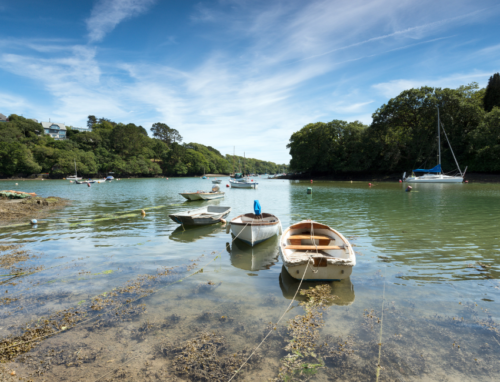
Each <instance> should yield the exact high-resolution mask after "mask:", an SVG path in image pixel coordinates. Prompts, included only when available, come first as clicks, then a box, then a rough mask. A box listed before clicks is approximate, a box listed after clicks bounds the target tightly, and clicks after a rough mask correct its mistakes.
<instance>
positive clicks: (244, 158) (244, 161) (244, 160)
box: [243, 151, 246, 176]
mask: <svg viewBox="0 0 500 382" xmlns="http://www.w3.org/2000/svg"><path fill="white" fill-rule="evenodd" d="M245 164H246V156H245V152H244V151H243V176H245V170H246V168H245Z"/></svg>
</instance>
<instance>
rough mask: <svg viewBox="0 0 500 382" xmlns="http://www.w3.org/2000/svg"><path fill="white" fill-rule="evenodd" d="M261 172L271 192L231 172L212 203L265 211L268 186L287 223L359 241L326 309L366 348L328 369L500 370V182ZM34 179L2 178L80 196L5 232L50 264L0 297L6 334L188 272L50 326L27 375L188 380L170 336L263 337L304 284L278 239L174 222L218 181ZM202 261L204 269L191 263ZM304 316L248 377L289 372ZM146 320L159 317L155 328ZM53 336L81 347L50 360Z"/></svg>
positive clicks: (335, 325) (436, 374)
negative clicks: (118, 314) (123, 313)
mask: <svg viewBox="0 0 500 382" xmlns="http://www.w3.org/2000/svg"><path fill="white" fill-rule="evenodd" d="M255 180H258V181H259V183H260V185H259V189H258V190H244V189H227V188H225V184H226V183H227V181H223V182H222V184H221V186H222V187H221V188H224V191H226V197H225V199H223V200H220V201H212V202H209V203H212V204H217V205H221V206H230V207H232V211H231V214H230V215H229V218H232V217H235V216H237V215H239V214H242V213H247V212H251V211H252V208H253V201H254V200H255V199H258V200H259V201H260V203H261V205H262V208H263V211H264V212H269V213H273V214H275V215H277V216H278V217H279V218H280V219H281V221H282V224H283V227H287V226H289V225H290V224H291V223H294V222H297V221H300V220H303V219H313V220H316V221H319V222H322V223H325V224H328V225H330V226H331V227H333V228H335V229H337V230H338V231H340V232H342V233H343V234H344V235H345V236H346V237H348V238H350V239H351V241H352V243H353V244H355V246H356V247H355V250H356V253H357V265H356V267H355V268H354V271H353V275H352V276H351V278H350V280H344V281H342V282H334V283H331V286H332V288H333V294H334V295H336V296H337V299H336V300H335V301H334V304H333V305H332V306H330V307H329V308H328V309H327V310H326V311H325V313H324V320H325V325H324V327H323V328H322V329H321V332H320V334H321V338H322V340H323V339H326V341H331V339H332V337H333V338H335V339H337V338H338V337H341V339H342V340H343V341H344V340H348V341H349V342H350V344H351V346H352V349H353V352H354V355H349V356H346V357H343V356H341V357H340V356H339V357H337V358H328V359H326V358H325V361H326V364H325V367H323V368H320V369H319V371H318V373H317V374H316V375H314V376H313V377H312V379H313V380H318V381H323V380H324V381H326V380H335V379H337V378H339V379H341V380H347V381H351V380H352V381H366V380H374V381H375V380H380V381H385V380H401V381H406V380H426V381H427V380H436V381H443V380H447V381H465V380H471V381H472V380H474V381H476V380H484V381H490V380H498V378H499V375H500V374H499V371H500V364H499V363H498V354H499V352H500V333H499V332H498V330H499V328H498V327H497V326H496V325H497V323H498V322H499V315H500V309H499V305H498V301H499V300H500V282H499V280H498V279H499V276H500V273H499V271H500V266H499V259H500V241H499V239H500V229H499V224H498V220H499V217H500V185H496V184H449V185H444V184H443V185H432V184H427V185H426V184H419V185H415V186H414V188H413V191H412V192H411V193H406V192H404V188H403V187H402V186H401V185H400V184H390V183H381V184H375V185H374V186H372V187H368V185H367V183H365V182H354V183H350V182H315V183H314V184H313V185H312V187H313V193H312V195H308V194H306V190H307V187H311V184H310V183H309V182H299V181H284V180H267V179H262V178H260V179H255ZM18 183H19V186H17V187H16V186H15V185H14V182H2V184H1V186H0V187H2V189H20V190H24V191H28V192H36V193H37V194H39V195H41V196H51V195H54V196H60V197H63V198H68V199H71V200H72V203H71V205H70V206H68V207H67V208H65V209H63V210H61V211H58V212H57V213H55V214H54V215H53V216H52V217H50V218H48V219H46V220H45V221H43V222H41V223H40V224H39V225H38V226H37V227H36V228H31V227H29V226H16V227H0V241H1V244H9V243H13V244H23V249H25V250H30V251H33V252H34V253H37V254H39V256H38V257H37V258H35V259H32V260H30V261H29V262H28V265H31V266H37V265H43V266H44V267H45V270H43V271H41V272H38V273H35V274H32V275H28V276H25V277H22V278H19V279H17V280H16V283H15V285H8V292H7V294H5V293H4V292H2V293H3V294H4V296H9V297H18V298H19V301H17V302H15V303H11V304H9V305H1V306H0V317H1V324H0V335H1V336H2V338H3V337H5V336H7V335H9V334H12V333H17V330H18V329H19V327H20V326H22V324H24V323H27V322H30V321H34V320H38V319H40V317H48V316H50V315H51V314H53V313H54V312H57V311H59V310H61V309H68V308H71V307H76V308H77V307H78V306H80V305H81V306H85V304H86V303H87V302H89V301H91V299H92V297H93V296H96V295H99V294H103V293H104V292H108V293H109V291H111V290H113V288H119V287H122V286H124V285H126V283H127V281H130V280H132V281H133V280H136V279H137V277H139V276H140V275H145V274H149V275H154V274H155V273H156V272H157V270H158V268H160V267H176V266H177V267H179V268H177V269H179V270H182V274H181V276H182V277H181V276H179V277H177V278H176V279H175V280H174V281H177V282H176V283H172V282H173V279H168V280H160V281H158V282H157V283H156V284H154V285H153V286H152V288H153V289H154V293H152V294H148V295H147V296H145V297H144V298H142V299H140V300H138V301H137V303H136V304H145V312H143V313H142V314H138V315H131V316H130V317H128V318H124V319H122V320H118V321H113V322H110V323H109V325H104V326H101V327H96V326H95V324H94V321H92V322H90V323H87V324H81V325H77V326H76V327H75V328H73V329H71V330H68V331H67V332H63V333H60V334H58V335H56V336H53V337H50V338H47V339H46V340H44V341H43V342H42V343H41V344H40V345H38V346H36V347H35V348H34V349H33V350H31V351H30V352H29V353H28V355H29V356H30V357H32V359H35V360H37V362H38V361H40V360H41V363H42V365H43V367H44V368H43V370H40V367H38V369H37V368H36V367H34V366H33V363H28V362H26V361H24V362H20V361H19V360H17V362H14V363H12V364H10V365H9V367H11V368H12V369H15V370H17V373H18V375H19V376H25V377H26V376H28V375H31V378H34V379H36V380H43V379H45V380H101V379H102V380H114V379H116V380H151V381H154V380H188V379H189V378H188V376H186V375H182V374H179V373H178V372H176V371H175V368H174V366H173V365H172V359H173V358H172V357H169V356H168V355H167V356H165V355H164V354H163V353H161V351H159V350H158V349H159V346H160V345H159V344H161V343H164V342H165V341H167V342H173V341H187V340H190V339H192V338H195V337H196V336H198V335H199V334H200V333H202V332H217V333H219V334H221V335H223V336H224V337H225V339H226V341H227V344H226V347H225V349H224V350H221V352H220V353H218V354H224V352H229V353H231V352H237V351H240V350H242V349H247V350H251V349H253V348H255V347H256V346H257V345H258V344H259V343H260V341H261V340H262V338H263V334H266V333H267V331H266V327H267V325H268V324H269V322H276V321H277V320H278V318H279V317H280V316H281V315H282V314H283V312H285V311H286V309H287V307H288V305H289V304H290V301H291V299H292V298H293V296H294V294H295V291H296V290H297V287H298V282H297V281H295V280H293V279H291V278H290V277H289V276H288V274H287V273H286V270H284V268H282V263H281V260H280V259H279V257H278V240H277V238H273V239H270V240H268V241H267V242H265V243H262V244H260V245H258V246H256V247H254V248H251V247H248V246H247V245H245V244H242V243H239V242H237V241H236V242H232V237H231V235H229V234H227V233H226V230H225V228H224V227H221V225H213V226H205V227H200V228H195V229H186V230H184V229H183V228H182V227H179V226H178V225H177V224H176V223H174V222H173V221H171V220H170V219H169V217H168V214H170V213H173V212H176V211H180V210H184V209H192V208H193V207H194V206H195V207H196V206H202V205H205V204H206V203H207V202H186V201H184V199H183V198H182V197H181V196H180V195H179V194H178V193H179V192H182V191H194V190H202V189H210V188H211V182H210V181H209V180H202V179H199V178H187V179H169V180H166V179H124V180H121V181H114V182H111V183H106V184H94V185H92V187H90V188H89V187H87V186H86V185H75V184H69V182H67V181H62V180H61V181H44V182H41V181H26V182H18ZM141 209H145V210H146V216H145V217H141V214H140V210H141ZM201 255H204V256H203V257H201V258H200V256H201ZM194 259H198V260H197V261H195V263H196V266H194V267H192V268H191V269H186V265H190V264H193V262H191V261H190V260H194ZM201 268H202V270H203V271H202V272H199V273H195V272H196V271H197V270H200V269H201ZM2 279H5V278H4V277H2V278H0V281H1V280H2ZM209 281H210V282H211V284H210V285H209V284H208V282H209ZM207 285H208V286H207ZM312 285H314V284H312V283H305V284H304V287H308V286H312ZM4 286H5V285H0V291H2V289H3V287H4ZM5 289H7V288H5ZM42 301H43V303H41V302H42ZM82 301H85V302H82ZM79 304H80V305H79ZM104 312H106V309H104V310H103V311H100V312H99V314H101V313H104ZM303 313H304V312H303V310H302V308H301V307H300V306H298V302H297V301H295V302H294V303H293V304H292V308H291V309H290V310H289V311H288V312H287V314H286V315H285V317H284V319H283V321H282V322H281V323H280V325H279V326H280V327H281V331H280V330H278V331H276V332H277V334H276V335H275V334H273V335H271V336H269V338H268V339H267V340H266V341H265V342H264V344H263V345H262V347H261V349H260V350H259V353H258V354H259V356H260V358H258V360H257V361H256V362H254V363H252V364H251V367H250V368H249V369H245V372H244V373H243V374H242V375H241V376H240V377H239V380H249V381H250V380H255V381H259V380H268V379H270V378H275V377H276V376H277V375H278V371H279V367H280V359H282V358H283V357H284V356H285V355H286V354H287V352H286V351H284V350H283V348H284V346H285V345H286V342H285V340H286V338H287V337H286V330H285V328H284V327H283V326H282V325H285V326H286V324H287V321H288V320H289V319H291V318H293V317H294V316H295V315H298V314H303ZM172 315H175V317H177V318H175V319H172V318H171V317H173V316H172ZM89 317H90V316H89ZM92 317H93V316H92ZM102 317H103V319H104V318H105V317H106V316H105V315H103V316H102ZM228 318H229V319H228ZM98 319H99V317H95V319H94V320H98ZM165 320H167V321H168V320H170V321H171V322H169V323H168V325H167V324H164V323H165ZM145 323H146V324H147V323H152V325H151V326H152V328H153V329H151V330H149V331H142V332H141V328H142V327H143V325H144V324H145ZM159 323H163V324H162V325H163V326H162V325H160V324H159ZM155 325H156V326H155ZM279 333H281V334H283V337H280V336H279V335H278V334H279ZM380 344H381V345H380ZM458 346H460V347H458ZM53 349H55V350H57V351H61V350H62V351H63V353H62V354H63V355H64V356H65V357H66V358H64V360H63V361H60V362H59V363H57V362H52V363H51V364H50V365H49V363H48V361H47V358H48V359H51V358H50V357H48V354H49V353H50V351H51V350H53ZM82 349H83V350H82ZM74 354H87V356H86V357H87V358H85V361H84V362H83V363H81V364H78V365H76V366H75V365H74V364H73V363H72V362H70V361H68V359H72V358H71V357H73V356H72V355H74ZM74 357H76V356H74ZM74 357H73V358H74ZM100 378H101V379H100Z"/></svg>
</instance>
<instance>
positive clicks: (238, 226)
mask: <svg viewBox="0 0 500 382" xmlns="http://www.w3.org/2000/svg"><path fill="white" fill-rule="evenodd" d="M249 216H252V217H250V218H249ZM262 216H263V217H264V218H263V219H262V218H259V217H256V216H255V215H253V214H246V215H240V216H237V217H235V218H234V219H232V220H231V225H230V228H231V232H232V233H233V235H234V236H235V237H236V238H237V239H239V240H241V241H243V242H245V243H247V244H249V245H251V246H254V245H257V244H259V243H262V242H263V241H265V240H267V239H270V238H271V237H273V236H274V235H277V234H278V233H279V230H280V221H279V219H278V218H277V217H276V216H274V215H271V214H262Z"/></svg>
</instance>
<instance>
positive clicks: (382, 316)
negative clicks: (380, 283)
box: [376, 266, 387, 382]
mask: <svg viewBox="0 0 500 382" xmlns="http://www.w3.org/2000/svg"><path fill="white" fill-rule="evenodd" d="M386 271H387V266H386V267H385V269H384V291H383V293H382V315H381V317H380V335H379V340H378V363H377V372H376V377H377V379H376V382H378V378H379V376H380V369H381V366H380V357H381V354H382V331H383V328H384V302H385V284H386V277H385V276H386Z"/></svg>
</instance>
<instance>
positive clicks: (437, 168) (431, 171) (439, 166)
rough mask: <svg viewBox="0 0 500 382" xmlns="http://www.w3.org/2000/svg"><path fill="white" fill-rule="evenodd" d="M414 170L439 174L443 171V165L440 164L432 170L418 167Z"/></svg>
mask: <svg viewBox="0 0 500 382" xmlns="http://www.w3.org/2000/svg"><path fill="white" fill-rule="evenodd" d="M413 172H430V173H433V174H439V173H441V165H440V164H438V165H437V166H435V167H433V168H431V169H430V170H424V169H422V168H418V169H416V170H413Z"/></svg>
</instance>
